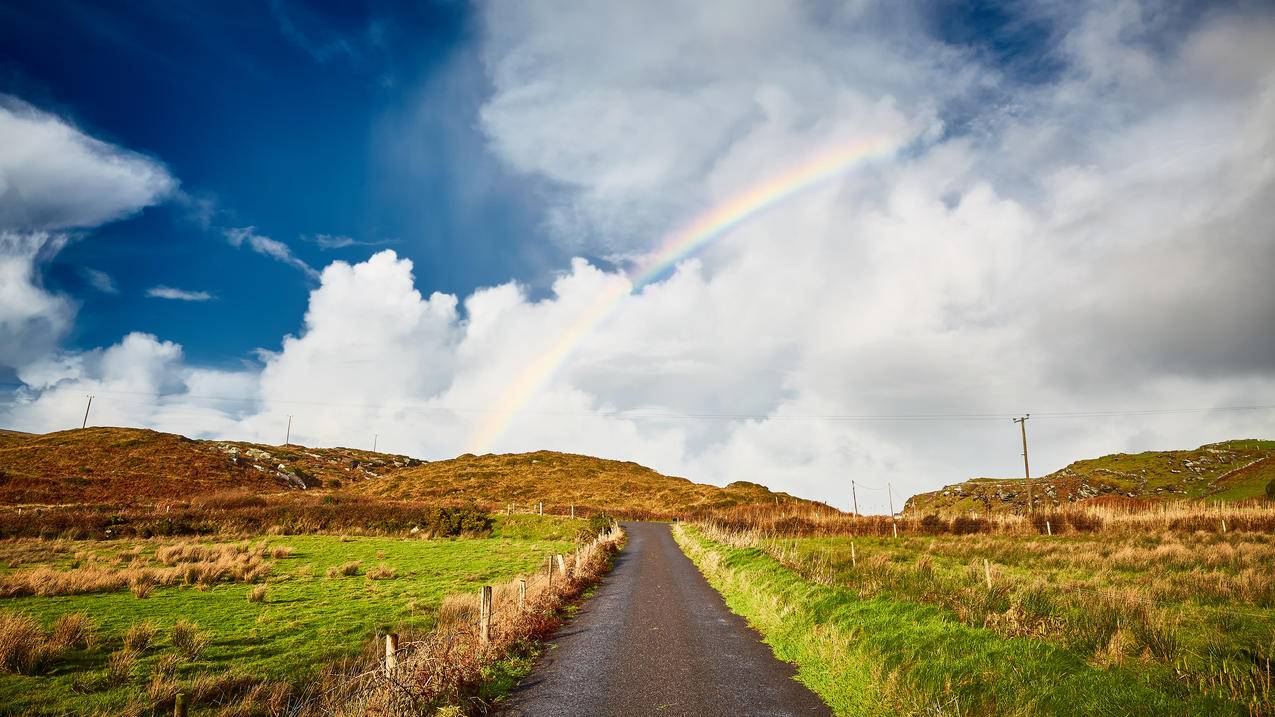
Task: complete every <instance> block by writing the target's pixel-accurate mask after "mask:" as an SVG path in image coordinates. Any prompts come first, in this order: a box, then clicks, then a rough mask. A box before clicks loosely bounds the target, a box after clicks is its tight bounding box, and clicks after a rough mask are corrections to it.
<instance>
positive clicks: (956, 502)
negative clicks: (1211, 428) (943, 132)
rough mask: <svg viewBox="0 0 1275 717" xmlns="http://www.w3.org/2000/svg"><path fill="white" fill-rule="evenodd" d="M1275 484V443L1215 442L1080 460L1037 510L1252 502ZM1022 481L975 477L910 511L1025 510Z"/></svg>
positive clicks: (918, 501) (1044, 492)
mask: <svg viewBox="0 0 1275 717" xmlns="http://www.w3.org/2000/svg"><path fill="white" fill-rule="evenodd" d="M1272 480H1275V441H1263V440H1252V439H1250V440H1237V441H1224V442H1222V443H1210V444H1208V445H1204V446H1200V447H1199V448H1196V449H1195V450H1189V451H1147V452H1145V453H1134V454H1128V453H1116V454H1114V455H1109V456H1103V457H1101V458H1092V459H1089V460H1083V461H1077V462H1075V463H1072V464H1071V465H1069V466H1067V467H1066V468H1063V469H1062V470H1059V471H1056V472H1054V473H1050V474H1049V475H1046V476H1042V477H1040V478H1038V479H1034V480H1033V481H1032V489H1033V492H1034V494H1035V501H1036V506H1037V507H1054V506H1060V505H1066V504H1069V503H1078V502H1083V501H1093V500H1095V499H1099V498H1101V497H1103V496H1110V497H1114V498H1123V499H1145V500H1155V501H1165V500H1184V499H1211V500H1244V499H1247V498H1256V497H1258V496H1261V495H1264V493H1265V490H1266V485H1267V483H1269V482H1271V481H1272ZM1026 508H1027V490H1026V486H1025V484H1024V482H1023V479H1021V478H1006V479H997V478H974V479H971V480H967V481H965V482H963V483H957V484H955V485H949V486H945V487H944V488H943V489H942V490H937V491H933V492H931V493H921V494H918V495H915V496H913V497H912V498H910V499H908V502H907V504H906V505H905V506H904V512H905V513H933V512H969V511H974V512H980V513H985V512H987V511H989V510H990V511H992V512H1005V511H1008V512H1023V511H1025V510H1026Z"/></svg>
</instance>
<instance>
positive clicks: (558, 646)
mask: <svg viewBox="0 0 1275 717" xmlns="http://www.w3.org/2000/svg"><path fill="white" fill-rule="evenodd" d="M624 529H625V531H626V532H627V533H628V543H627V545H626V546H625V548H624V550H623V551H622V552H621V553H620V556H619V558H618V559H617V561H616V564H615V568H614V569H613V570H612V572H611V573H610V574H609V575H608V576H607V577H606V579H605V580H603V582H602V584H601V586H600V587H599V588H598V592H597V594H596V595H595V596H594V597H593V598H592V599H590V600H589V601H587V602H586V603H585V605H584V607H583V608H582V609H581V611H580V612H579V613H578V614H577V615H576V617H575V618H573V619H572V620H571V621H570V622H568V623H567V624H566V625H565V626H564V627H563V628H562V629H561V630H560V631H559V632H558V633H557V634H556V635H554V636H553V638H552V639H551V640H550V645H551V646H550V648H549V649H547V650H546V651H545V653H544V656H543V657H541V659H540V661H539V662H538V663H537V664H536V667H535V668H534V669H533V670H532V672H531V674H530V675H528V676H527V678H526V679H525V680H523V681H522V683H521V684H520V685H519V686H518V687H517V688H516V689H515V690H514V691H513V692H512V693H511V694H510V696H509V700H508V702H507V703H506V705H505V707H504V708H503V709H502V710H501V711H500V714H501V715H505V717H514V716H518V717H522V716H526V717H553V716H554V715H563V716H566V715H571V716H572V717H576V716H579V717H610V716H615V717H619V716H621V715H623V716H625V717H631V716H633V715H667V716H669V717H678V716H681V715H686V716H688V717H690V716H692V715H694V716H696V717H714V716H716V715H721V716H722V717H726V716H728V715H729V716H730V717H735V716H736V715H759V716H760V715H773V716H775V717H779V716H781V715H783V716H785V717H786V716H788V715H803V716H804V715H820V716H828V715H831V712H830V711H829V710H828V708H827V706H825V705H824V704H823V702H821V701H820V700H819V698H818V697H816V696H815V695H814V693H812V692H811V691H810V690H809V689H807V688H806V687H805V686H804V685H802V684H801V683H799V682H797V681H796V680H794V679H793V674H794V669H793V667H792V666H791V665H788V664H786V663H783V662H780V661H779V660H777V659H775V657H774V655H773V654H772V653H771V651H770V647H769V646H768V645H766V644H765V643H763V642H762V641H761V637H760V636H759V635H758V634H757V633H756V632H755V631H753V630H752V629H751V628H749V627H748V625H747V623H745V622H744V620H743V618H740V617H739V616H737V615H735V614H733V613H732V612H731V611H730V610H729V609H728V608H727V607H726V604H725V603H724V602H723V601H722V598H721V596H720V595H718V594H717V591H715V590H713V588H712V587H710V586H709V584H708V583H707V582H706V581H705V580H704V577H703V576H702V575H700V573H699V570H697V569H696V568H695V566H694V565H693V564H692V563H691V561H690V560H689V559H687V557H686V556H685V555H683V554H682V551H681V550H680V549H678V547H677V543H675V542H674V541H673V535H672V533H671V532H670V531H669V526H668V525H667V524H662V523H626V524H625V525H624Z"/></svg>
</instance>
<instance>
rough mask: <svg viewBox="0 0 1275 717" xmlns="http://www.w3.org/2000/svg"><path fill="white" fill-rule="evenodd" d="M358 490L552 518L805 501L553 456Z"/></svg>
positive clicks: (471, 460)
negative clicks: (539, 511)
mask: <svg viewBox="0 0 1275 717" xmlns="http://www.w3.org/2000/svg"><path fill="white" fill-rule="evenodd" d="M351 490H353V491H356V492H360V493H364V494H368V495H375V496H380V497H385V498H397V499H404V500H427V501H432V500H448V501H454V500H473V501H476V502H478V503H482V504H485V505H488V506H490V507H493V508H508V507H510V506H512V507H513V508H515V509H521V510H526V509H528V508H530V507H531V506H532V505H533V504H535V503H538V502H540V501H543V502H544V503H545V506H546V510H554V511H555V512H557V511H561V510H564V509H566V507H567V506H568V505H570V504H575V505H577V506H588V507H590V508H594V509H606V510H611V511H619V512H625V511H629V512H632V511H638V512H641V511H648V512H651V513H659V514H669V515H673V514H676V515H686V514H688V513H690V512H693V511H696V510H700V509H708V508H720V507H729V506H733V505H741V504H747V503H769V502H772V501H774V500H775V499H780V500H785V501H791V500H798V499H794V498H792V497H791V496H789V495H787V494H786V493H773V492H771V491H770V490H769V489H767V488H766V487H765V486H761V485H758V484H756V483H748V482H745V481H738V482H735V483H731V484H730V485H728V486H726V487H725V488H719V487H717V486H712V485H705V484H702V483H693V482H691V481H689V480H687V479H685V478H675V477H672V476H666V475H663V474H661V473H657V472H655V471H653V470H651V469H650V468H647V467H645V466H641V465H638V464H637V463H632V462H628V461H613V460H606V459H602V458H593V457H590V456H581V455H575V454H571V453H557V452H554V451H536V452H534V453H513V454H502V455H492V454H488V455H482V456H475V455H471V454H466V455H463V456H460V457H458V458H453V459H450V460H444V461H434V462H430V463H424V464H421V465H419V466H416V467H414V468H409V469H406V470H403V471H402V472H400V473H397V474H395V475H394V476H393V477H387V478H384V479H380V480H374V481H367V482H363V483H360V484H358V485H356V486H354V487H353V488H352V489H351ZM801 502H803V503H804V502H806V501H801Z"/></svg>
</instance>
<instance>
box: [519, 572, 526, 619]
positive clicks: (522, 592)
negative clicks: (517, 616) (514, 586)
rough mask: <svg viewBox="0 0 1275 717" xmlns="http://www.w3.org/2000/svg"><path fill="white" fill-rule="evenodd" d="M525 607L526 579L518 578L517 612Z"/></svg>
mask: <svg viewBox="0 0 1275 717" xmlns="http://www.w3.org/2000/svg"><path fill="white" fill-rule="evenodd" d="M526 609H527V579H526V578H518V612H522V611H523V610H526Z"/></svg>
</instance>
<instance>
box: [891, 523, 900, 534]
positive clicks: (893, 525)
mask: <svg viewBox="0 0 1275 717" xmlns="http://www.w3.org/2000/svg"><path fill="white" fill-rule="evenodd" d="M890 527H892V528H894V537H896V538H897V537H899V524H898V523H890Z"/></svg>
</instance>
